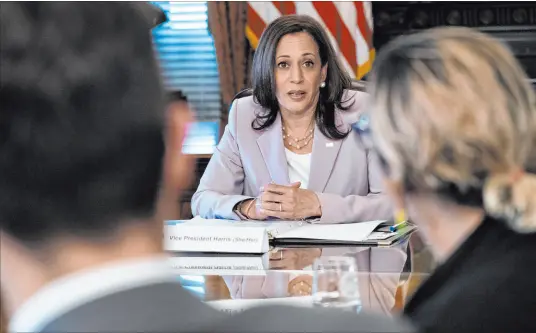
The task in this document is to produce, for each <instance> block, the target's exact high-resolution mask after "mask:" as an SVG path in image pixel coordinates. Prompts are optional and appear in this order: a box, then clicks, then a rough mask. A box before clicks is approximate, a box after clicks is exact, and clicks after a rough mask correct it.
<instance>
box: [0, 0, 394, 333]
mask: <svg viewBox="0 0 536 333" xmlns="http://www.w3.org/2000/svg"><path fill="white" fill-rule="evenodd" d="M0 15H1V17H0V22H1V23H0V24H1V26H0V34H1V45H2V48H1V50H0V60H1V66H2V67H1V72H2V73H1V74H2V75H1V89H0V96H1V101H2V102H1V103H2V107H1V111H0V183H1V185H0V223H1V224H0V227H1V229H0V237H1V249H0V250H1V265H2V267H1V285H2V287H3V290H2V291H3V298H4V304H3V305H2V306H3V307H4V306H5V309H6V310H7V312H8V315H9V316H10V318H11V322H10V326H9V331H11V332H76V331H78V332H97V331H101V332H106V331H108V332H109V331H115V332H118V331H123V332H164V331H173V332H180V331H188V332H200V331H217V330H223V331H235V332H236V331H250V332H252V331H289V332H290V331H337V332H343V331H347V332H362V331H365V332H370V331H381V332H393V331H400V329H399V328H398V327H397V326H395V324H394V323H393V322H391V321H386V320H385V319H383V320H382V322H381V323H380V322H378V321H377V318H375V317H368V316H366V317H365V316H356V315H352V314H349V313H338V312H333V313H332V312H328V311H326V312H323V311H322V312H320V313H319V311H312V310H311V311H309V310H300V309H293V310H289V309H284V308H266V309H257V310H252V311H249V312H246V313H244V314H242V315H238V316H236V317H233V318H229V317H227V316H226V315H224V314H223V313H220V312H217V311H216V310H214V309H212V308H211V307H209V306H207V305H205V304H203V303H201V302H200V301H198V300H197V299H195V298H194V297H193V296H191V295H190V294H189V293H188V292H186V291H185V290H183V289H182V288H181V287H180V285H179V284H178V283H177V282H176V279H175V277H174V276H173V272H172V271H171V269H170V267H168V264H167V262H166V258H165V256H164V255H163V253H162V244H161V241H162V226H161V219H162V217H164V216H166V215H168V214H169V212H167V211H166V210H167V209H168V208H169V207H171V206H172V205H171V204H172V203H173V202H175V203H176V202H177V199H178V193H179V192H180V189H181V187H183V186H184V184H186V183H187V182H188V178H189V175H188V170H189V169H190V168H191V166H192V165H191V161H190V160H189V159H188V158H187V157H186V156H184V155H182V154H181V153H180V147H181V143H182V140H183V138H184V136H185V128H186V126H187V124H188V122H189V121H190V120H191V118H190V115H189V113H188V112H187V111H184V110H183V112H175V113H168V114H167V117H165V116H164V109H165V108H164V102H165V101H164V94H163V90H162V88H161V84H160V78H159V75H158V73H159V71H158V68H157V64H156V62H155V59H154V56H153V49H152V47H151V41H150V37H149V34H148V29H149V25H148V24H147V22H146V21H145V20H144V19H143V17H142V16H141V15H140V14H139V12H137V11H136V10H135V9H134V8H133V7H132V6H131V5H130V4H128V3H113V2H110V3H100V4H99V5H98V6H96V5H94V4H91V3H83V2H82V3H69V2H65V3H6V4H2V11H1V12H0ZM164 124H167V127H166V126H164ZM163 133H164V134H165V135H163ZM160 184H162V186H160ZM274 319H276V321H275V322H271V320H274ZM216 328H217V329H216Z"/></svg>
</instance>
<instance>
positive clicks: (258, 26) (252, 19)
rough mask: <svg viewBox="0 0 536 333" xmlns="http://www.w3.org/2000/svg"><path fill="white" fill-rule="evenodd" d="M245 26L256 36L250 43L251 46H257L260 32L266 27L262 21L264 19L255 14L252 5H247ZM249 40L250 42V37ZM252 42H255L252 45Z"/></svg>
mask: <svg viewBox="0 0 536 333" xmlns="http://www.w3.org/2000/svg"><path fill="white" fill-rule="evenodd" d="M247 28H249V30H250V31H251V32H252V33H253V35H254V36H255V37H256V42H254V43H252V46H253V47H255V48H257V45H258V43H259V39H260V38H261V35H262V32H263V31H264V29H265V28H266V23H264V20H263V19H262V18H261V17H260V16H259V15H258V14H257V12H256V11H255V9H253V7H252V6H248V26H247ZM246 30H247V29H246ZM250 42H252V40H251V39H250ZM253 44H255V45H253Z"/></svg>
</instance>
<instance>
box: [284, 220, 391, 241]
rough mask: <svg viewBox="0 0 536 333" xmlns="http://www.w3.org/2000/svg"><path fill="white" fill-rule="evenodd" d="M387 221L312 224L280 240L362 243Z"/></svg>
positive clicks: (288, 233) (295, 230)
mask: <svg viewBox="0 0 536 333" xmlns="http://www.w3.org/2000/svg"><path fill="white" fill-rule="evenodd" d="M384 222H385V221H369V222H358V223H341V224H310V225H305V226H303V227H301V228H297V229H292V230H289V231H286V232H284V233H282V234H280V235H279V236H278V237H277V238H278V239H289V238H296V239H315V240H328V241H341V242H361V241H364V240H367V238H368V237H369V235H370V234H371V233H372V232H373V231H374V229H376V228H377V227H378V226H379V225H380V224H382V223H384Z"/></svg>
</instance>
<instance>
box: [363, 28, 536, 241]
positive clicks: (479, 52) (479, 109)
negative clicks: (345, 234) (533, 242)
mask: <svg viewBox="0 0 536 333" xmlns="http://www.w3.org/2000/svg"><path fill="white" fill-rule="evenodd" d="M371 97H372V110H371V129H372V135H373V140H374V145H375V148H376V149H377V150H378V153H379V155H380V156H381V158H382V160H383V165H384V167H385V173H386V178H387V180H388V183H390V184H391V186H390V187H391V188H395V189H396V190H395V192H396V193H398V194H399V195H403V196H405V197H406V199H407V198H408V197H411V196H413V195H424V196H430V195H431V196H432V197H437V198H440V199H441V200H446V201H449V202H453V203H456V204H459V205H462V206H470V207H476V208H483V210H484V211H485V213H486V214H488V215H492V216H495V217H499V218H502V219H504V220H505V221H507V222H508V224H509V225H510V226H511V227H512V228H513V229H515V230H517V231H519V232H531V231H535V230H536V177H535V176H534V175H533V174H530V173H528V172H531V171H532V172H534V171H535V170H536V147H535V143H536V100H535V95H534V92H533V90H532V88H531V86H530V84H529V82H528V79H527V77H526V75H525V73H524V71H523V70H522V68H521V67H520V65H519V63H518V62H517V60H516V59H515V58H514V56H513V55H512V53H511V52H510V51H509V50H508V49H507V48H506V47H505V46H504V45H502V44H501V43H500V42H498V41H497V40H494V39H493V38H491V37H489V36H487V35H484V34H482V33H479V32H477V31H474V30H470V29H467V28H437V29H431V30H429V31H426V32H422V33H418V34H414V35H409V36H403V37H400V38H398V39H397V40H395V41H394V42H392V43H391V44H389V46H387V47H385V49H382V51H381V52H380V55H379V56H378V58H377V59H376V62H375V68H374V71H373V73H372V87H371Z"/></svg>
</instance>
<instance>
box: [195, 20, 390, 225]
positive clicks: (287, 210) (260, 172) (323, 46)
mask: <svg viewBox="0 0 536 333" xmlns="http://www.w3.org/2000/svg"><path fill="white" fill-rule="evenodd" d="M252 85H253V96H247V97H243V98H238V99H235V100H234V102H233V104H232V106H231V110H230V113H229V123H228V125H227V127H226V129H225V132H224V134H223V137H222V138H221V141H220V143H219V145H218V147H217V149H216V152H215V153H214V155H213V156H212V158H211V160H210V163H209V164H208V166H207V168H206V170H205V173H204V175H203V177H202V178H201V181H200V184H199V187H198V189H197V191H196V193H195V194H194V196H193V197H192V212H193V214H194V215H199V216H201V217H204V218H222V219H252V220H264V219H267V218H280V219H285V220H289V219H309V218H316V219H319V220H320V222H322V223H332V222H353V221H367V220H374V219H386V218H390V217H391V216H392V205H391V203H390V201H389V199H388V198H387V197H386V196H385V195H384V194H382V193H381V192H382V183H381V175H380V173H379V172H380V168H379V165H378V163H377V161H376V159H375V158H374V156H373V155H372V153H371V152H370V151H367V150H366V149H365V148H364V146H363V143H362V141H361V138H360V136H359V134H358V133H356V132H352V131H351V127H350V125H351V124H352V123H354V122H356V121H357V120H358V118H359V115H360V113H361V112H362V111H363V108H364V102H365V97H366V94H365V93H362V92H358V91H350V90H347V88H349V87H350V86H351V80H350V77H349V76H348V74H347V73H346V72H345V71H344V70H342V67H341V65H340V64H339V61H338V59H337V56H336V53H335V51H334V50H333V48H332V46H331V44H330V42H329V39H328V37H327V35H326V33H325V31H324V30H323V28H322V27H321V25H320V24H319V23H318V22H316V21H315V20H314V19H312V18H310V17H308V16H299V15H297V16H296V15H295V16H283V17H280V18H278V19H276V20H275V21H273V22H272V23H271V24H270V25H269V26H268V27H267V28H266V30H265V32H264V33H263V35H262V37H261V40H260V43H259V45H258V47H257V50H256V52H255V57H254V60H253V73H252ZM256 199H257V200H256Z"/></svg>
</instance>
